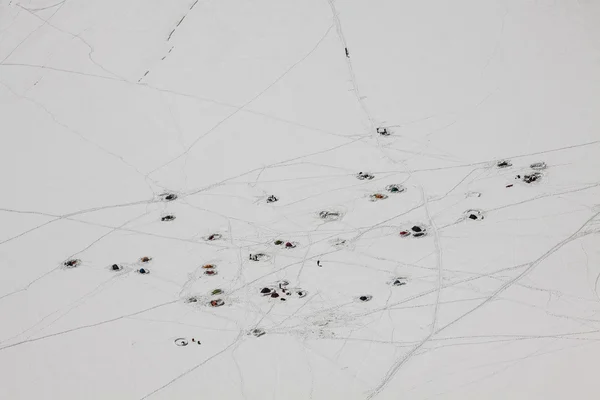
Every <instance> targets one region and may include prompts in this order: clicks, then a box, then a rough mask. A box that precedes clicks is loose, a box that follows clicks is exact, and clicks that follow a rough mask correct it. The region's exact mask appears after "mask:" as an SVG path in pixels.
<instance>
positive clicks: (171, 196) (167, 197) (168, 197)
mask: <svg viewBox="0 0 600 400" xmlns="http://www.w3.org/2000/svg"><path fill="white" fill-rule="evenodd" d="M160 197H161V199H162V200H163V201H173V200H177V195H176V194H175V193H163V194H161V195H160Z"/></svg>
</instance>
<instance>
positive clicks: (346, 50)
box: [344, 47, 350, 58]
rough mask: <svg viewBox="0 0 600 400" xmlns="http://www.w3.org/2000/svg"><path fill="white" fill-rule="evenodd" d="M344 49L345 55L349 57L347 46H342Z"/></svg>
mask: <svg viewBox="0 0 600 400" xmlns="http://www.w3.org/2000/svg"><path fill="white" fill-rule="evenodd" d="M344 51H345V52H346V57H347V58H350V52H349V51H348V48H347V47H346V48H344Z"/></svg>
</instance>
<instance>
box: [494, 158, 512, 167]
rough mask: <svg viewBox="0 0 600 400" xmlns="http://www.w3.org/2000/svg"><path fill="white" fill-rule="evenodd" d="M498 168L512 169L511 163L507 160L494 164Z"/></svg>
mask: <svg viewBox="0 0 600 400" xmlns="http://www.w3.org/2000/svg"><path fill="white" fill-rule="evenodd" d="M496 166H497V167H498V168H508V167H512V163H511V162H510V161H509V160H501V161H498V163H497V164H496Z"/></svg>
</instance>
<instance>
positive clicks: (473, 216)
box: [469, 214, 478, 219]
mask: <svg viewBox="0 0 600 400" xmlns="http://www.w3.org/2000/svg"><path fill="white" fill-rule="evenodd" d="M469 218H470V219H477V218H478V217H477V215H475V214H471V215H469Z"/></svg>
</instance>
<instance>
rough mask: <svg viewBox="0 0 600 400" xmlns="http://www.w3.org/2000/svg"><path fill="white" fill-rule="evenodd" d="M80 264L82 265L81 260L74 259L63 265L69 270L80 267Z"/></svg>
mask: <svg viewBox="0 0 600 400" xmlns="http://www.w3.org/2000/svg"><path fill="white" fill-rule="evenodd" d="M80 263H81V261H80V260H77V259H73V260H67V261H65V262H64V263H63V265H64V266H65V267H68V268H74V267H77V266H78V265H79V264H80Z"/></svg>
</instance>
